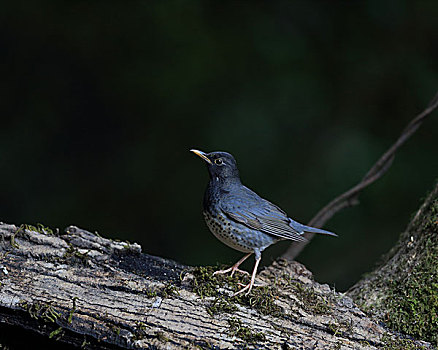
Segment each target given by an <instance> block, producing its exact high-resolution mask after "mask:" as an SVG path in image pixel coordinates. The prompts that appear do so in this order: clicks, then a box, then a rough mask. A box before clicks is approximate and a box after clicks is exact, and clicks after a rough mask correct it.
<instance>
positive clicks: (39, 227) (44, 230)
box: [22, 223, 53, 235]
mask: <svg viewBox="0 0 438 350" xmlns="http://www.w3.org/2000/svg"><path fill="white" fill-rule="evenodd" d="M22 226H23V227H24V228H25V229H26V230H29V231H34V232H38V233H41V234H43V235H53V230H52V229H51V228H50V227H48V226H44V225H43V224H40V223H38V224H37V225H36V226H33V225H29V224H23V225H22Z"/></svg>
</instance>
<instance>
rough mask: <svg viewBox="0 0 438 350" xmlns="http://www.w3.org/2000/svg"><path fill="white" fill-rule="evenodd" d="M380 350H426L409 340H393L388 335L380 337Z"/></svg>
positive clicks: (424, 347)
mask: <svg viewBox="0 0 438 350" xmlns="http://www.w3.org/2000/svg"><path fill="white" fill-rule="evenodd" d="M381 340H382V343H383V346H382V350H426V349H428V348H427V347H426V346H422V345H419V344H418V343H416V342H415V341H413V340H411V339H400V338H394V336H391V335H389V334H385V335H384V336H383V337H382V339H381Z"/></svg>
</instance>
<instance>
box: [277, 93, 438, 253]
mask: <svg viewBox="0 0 438 350" xmlns="http://www.w3.org/2000/svg"><path fill="white" fill-rule="evenodd" d="M437 107H438V93H437V94H436V95H435V97H434V98H433V99H432V101H431V102H430V103H429V105H428V107H427V108H426V109H425V110H424V111H423V112H421V113H420V114H419V115H417V116H416V117H415V118H414V119H413V120H411V122H410V123H409V124H408V125H407V126H406V127H405V129H404V130H403V132H402V133H401V135H400V137H399V138H398V139H397V141H396V142H395V143H394V144H393V145H392V146H391V147H390V148H389V149H388V150H387V151H386V152H385V153H384V154H383V155H382V156H381V157H380V158H379V160H378V161H377V162H376V163H375V164H374V165H373V166H372V167H371V169H370V170H369V171H368V172H367V173H366V174H365V176H364V177H363V178H362V180H361V181H360V182H359V183H358V184H357V185H355V186H353V187H352V188H350V189H349V190H348V191H346V192H344V193H342V194H341V195H340V196H338V197H336V198H335V199H333V200H332V201H331V202H330V203H328V204H327V205H326V206H325V207H324V208H322V209H321V210H320V211H319V212H318V213H317V214H316V215H315V216H314V217H313V218H312V219H311V220H310V221H309V223H308V224H309V225H310V226H313V227H322V226H323V225H324V224H325V223H326V222H327V221H328V220H330V219H331V218H332V217H333V215H335V214H336V213H337V212H338V211H340V210H342V209H344V208H347V207H352V206H354V205H357V204H359V200H358V197H359V194H360V192H361V191H362V190H363V189H364V188H366V187H368V186H369V185H371V184H372V183H373V182H374V181H376V180H378V179H379V178H380V177H382V175H383V174H385V173H386V172H387V171H388V169H389V168H390V167H391V165H392V161H393V160H394V157H395V153H396V152H397V150H398V149H399V148H400V147H401V146H402V145H403V144H404V143H405V142H406V141H407V140H408V139H409V137H411V136H412V135H413V134H414V133H415V132H416V131H417V129H418V128H419V127H420V125H421V124H422V123H423V122H424V120H425V119H426V118H427V117H429V116H430V114H431V113H432V112H433V111H434V110H435V109H436V108H437ZM313 235H314V234H312V233H306V234H305V236H306V238H307V242H300V243H292V244H291V245H290V247H289V249H288V250H287V251H286V252H285V253H284V254H283V255H282V258H285V259H288V260H293V259H294V258H295V257H296V256H297V255H298V254H299V253H300V252H301V251H302V250H303V248H304V247H305V246H306V244H307V243H308V242H309V241H310V240H311V239H312V237H313Z"/></svg>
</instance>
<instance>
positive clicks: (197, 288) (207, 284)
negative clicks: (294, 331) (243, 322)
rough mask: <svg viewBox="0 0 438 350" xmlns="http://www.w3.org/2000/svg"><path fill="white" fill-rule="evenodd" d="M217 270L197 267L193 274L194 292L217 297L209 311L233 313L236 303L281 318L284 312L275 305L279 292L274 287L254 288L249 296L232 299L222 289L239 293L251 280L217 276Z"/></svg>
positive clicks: (208, 308) (240, 276) (239, 276)
mask: <svg viewBox="0 0 438 350" xmlns="http://www.w3.org/2000/svg"><path fill="white" fill-rule="evenodd" d="M215 270H216V268H215V267H213V266H206V267H202V266H201V267H196V268H195V269H194V270H193V271H192V273H193V275H194V278H193V280H192V288H193V291H194V292H195V293H196V294H198V295H199V296H200V297H201V298H204V297H215V298H216V299H215V301H213V302H212V304H210V305H209V306H208V307H207V311H208V312H209V313H210V314H211V315H214V314H216V313H220V312H233V311H235V310H236V307H235V305H234V303H238V304H240V305H243V306H246V307H249V308H251V309H255V310H257V311H259V312H260V313H262V314H264V315H272V316H277V317H278V316H280V315H281V313H282V310H281V308H280V307H279V306H277V305H276V304H275V299H276V297H277V292H276V289H275V288H274V287H254V288H253V289H252V291H251V293H250V294H249V295H244V294H239V295H237V296H235V297H230V296H228V295H226V294H225V293H224V292H221V291H220V289H221V288H224V287H228V288H229V289H231V290H232V291H233V292H237V291H239V290H240V289H241V288H242V284H247V283H248V282H249V278H248V276H246V275H240V274H235V275H234V276H233V277H231V276H229V275H222V274H220V275H215V276H213V272H214V271H215Z"/></svg>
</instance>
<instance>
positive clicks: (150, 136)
mask: <svg viewBox="0 0 438 350" xmlns="http://www.w3.org/2000/svg"><path fill="white" fill-rule="evenodd" d="M437 15H438V3H437V2H434V1H378V0H368V1H360V2H351V1H337V2H336V1H330V2H326V1H307V0H306V1H304V0H303V1H294V2H291V1H272V2H253V1H251V2H250V1H246V2H240V1H220V2H214V1H210V2H209V1H159V2H158V1H157V2H154V1H129V2H126V1H123V2H122V1H97V2H89V1H74V2H70V1H63V2H58V1H27V2H26V1H9V2H5V3H4V4H2V10H1V12H0V57H1V58H0V62H1V64H0V76H1V79H0V89H1V93H0V108H1V109H0V110H1V127H0V160H1V163H0V186H1V187H0V189H1V194H2V196H1V201H0V220H1V221H4V222H7V223H14V224H21V223H30V224H36V223H42V224H44V225H47V226H50V227H52V228H56V227H59V228H60V229H63V228H65V227H66V226H68V225H70V224H74V225H77V226H80V227H82V228H85V229H88V230H90V231H98V232H99V233H100V234H101V235H104V236H106V237H111V238H119V239H122V240H129V241H131V242H132V241H135V242H139V243H140V244H141V245H142V247H143V251H144V252H146V253H149V254H153V255H158V256H163V257H166V258H171V259H174V260H176V261H179V262H181V263H184V264H190V265H205V264H216V263H217V262H220V263H223V264H231V263H234V262H235V261H236V260H237V259H239V258H240V257H241V253H239V252H236V251H234V250H232V249H230V248H228V247H226V246H225V245H223V244H222V243H221V242H219V241H218V240H217V239H216V238H215V237H214V236H213V235H212V234H211V233H210V232H209V231H208V229H207V227H206V225H205V224H204V221H203V218H202V215H201V203H202V197H203V193H204V189H205V187H206V185H207V181H208V174H207V171H206V168H205V165H204V164H203V162H202V161H201V160H200V159H199V158H198V157H196V156H195V155H194V154H192V153H190V152H189V149H191V148H197V149H200V150H203V151H207V152H209V151H214V150H224V151H229V152H231V153H232V154H233V155H234V156H235V157H236V159H237V161H238V165H239V168H240V173H241V177H242V181H243V182H244V183H245V184H246V185H247V186H249V187H251V188H253V189H254V190H255V191H256V192H257V193H259V194H260V195H262V196H263V197H265V198H267V199H269V200H271V201H273V202H274V203H276V204H277V205H279V206H281V207H282V208H283V209H284V210H286V211H287V212H288V213H289V215H290V216H291V217H293V218H294V219H296V220H297V221H301V222H303V223H306V222H307V221H308V220H310V218H311V217H312V216H313V215H314V214H315V213H316V212H317V211H318V210H319V209H320V208H321V207H322V206H324V205H325V204H326V203H327V202H328V201H330V200H331V199H333V198H334V197H335V196H337V195H338V194H340V193H342V192H343V191H345V190H347V189H348V188H350V187H351V186H353V185H354V184H356V183H357V182H358V181H359V180H360V179H361V177H362V176H363V175H364V174H365V172H366V171H367V170H368V169H369V168H370V167H371V165H372V164H373V163H374V162H375V161H376V160H377V159H378V157H379V156H380V155H381V154H382V153H383V152H384V151H385V150H386V149H387V148H388V147H389V146H390V145H391V144H392V143H393V142H394V141H395V140H396V138H397V137H398V136H399V134H400V132H401V131H402V129H403V128H404V127H405V125H406V124H407V123H408V122H409V121H410V120H411V119H412V118H413V117H414V115H416V114H417V113H419V112H421V111H422V110H423V109H424V108H425V106H426V105H427V103H428V102H429V101H430V99H431V98H432V97H433V96H434V94H435V93H436V92H437V90H438V45H437V42H438V34H437V33H438V21H437V20H436V19H437ZM437 127H438V113H437V112H435V114H434V115H433V116H431V118H430V119H429V120H427V121H426V123H425V124H424V125H423V127H421V129H420V130H419V131H418V132H417V133H416V134H415V135H414V136H413V138H412V139H411V140H409V141H408V143H407V144H405V145H404V146H403V147H402V148H401V149H400V150H399V152H398V153H397V156H396V158H395V161H394V163H393V166H392V168H391V169H390V171H389V172H388V173H387V174H386V175H385V176H384V177H383V178H382V179H381V180H379V181H378V182H377V183H375V184H374V185H372V186H371V187H369V188H367V189H366V190H365V191H364V192H363V193H362V195H361V197H360V199H361V204H360V206H357V207H354V208H351V209H347V210H344V211H342V212H340V213H339V214H337V215H336V216H335V217H334V218H333V219H332V220H330V221H329V222H328V223H327V225H326V228H327V229H329V230H332V231H335V232H337V233H338V234H339V238H337V239H331V238H327V237H317V238H315V239H314V240H313V241H312V243H311V244H310V245H309V246H307V248H306V249H305V251H304V252H303V253H302V254H301V255H300V256H299V257H298V259H297V260H298V261H300V262H302V263H304V264H305V265H306V266H307V267H308V268H309V269H310V270H311V271H312V272H313V273H314V274H315V278H316V279H317V280H318V281H320V282H326V283H329V284H330V285H331V286H335V287H336V289H340V290H345V289H347V288H348V287H349V286H351V285H352V284H353V283H354V282H355V281H357V280H358V279H359V278H360V276H361V275H362V274H363V273H365V272H366V271H369V270H370V269H372V268H373V267H374V266H375V263H376V261H378V259H379V258H380V256H381V255H382V254H383V253H385V252H386V251H387V250H388V249H389V248H390V247H391V246H392V245H393V244H394V243H395V242H396V240H397V238H398V236H399V234H400V233H401V232H402V231H403V230H404V228H405V227H406V225H407V224H408V222H409V220H410V217H411V215H412V213H413V212H414V211H415V210H416V209H417V208H418V206H419V204H420V200H421V198H423V197H424V196H425V195H426V193H427V191H428V190H430V189H431V188H432V186H433V184H434V182H435V180H436V177H437V174H438V162H437V158H436V156H437V144H438V141H437V137H438V134H437ZM287 247H288V243H287V242H281V243H279V244H277V245H275V246H273V247H271V248H269V249H267V250H266V252H265V253H264V254H263V264H265V265H266V264H269V263H271V262H272V261H273V259H275V257H277V256H279V255H280V254H281V253H282V252H283V251H284V250H285V249H286V248H287ZM245 264H246V265H245V267H246V268H247V269H250V268H252V264H253V260H251V261H248V262H246V263H245Z"/></svg>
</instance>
